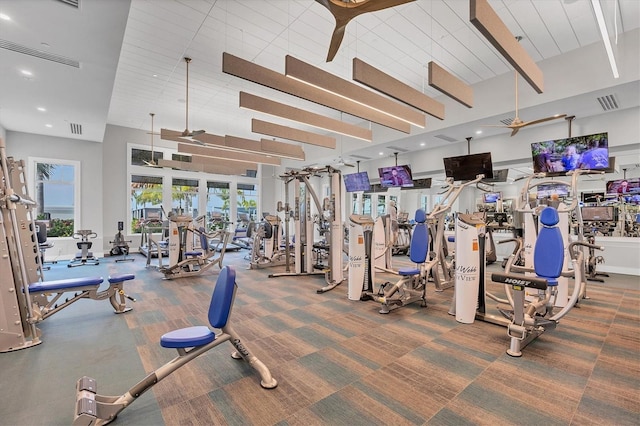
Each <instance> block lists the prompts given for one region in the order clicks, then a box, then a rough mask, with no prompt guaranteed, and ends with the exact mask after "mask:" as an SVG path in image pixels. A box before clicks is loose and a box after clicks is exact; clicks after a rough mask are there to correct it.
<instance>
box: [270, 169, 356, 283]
mask: <svg viewBox="0 0 640 426" xmlns="http://www.w3.org/2000/svg"><path fill="white" fill-rule="evenodd" d="M322 174H326V175H327V176H328V177H329V182H330V193H329V196H328V197H327V198H325V199H324V200H323V201H322V203H321V202H320V199H319V198H318V195H317V194H316V192H315V191H314V190H313V187H312V185H311V182H310V181H309V178H310V177H313V176H320V177H322ZM282 178H283V180H284V181H285V197H286V198H285V211H288V209H289V207H288V196H289V195H288V194H289V184H291V183H293V193H294V194H295V201H294V208H293V219H294V228H295V230H294V233H295V241H294V246H293V247H294V253H293V257H294V268H295V269H294V271H293V272H290V271H287V272H285V273H280V274H272V275H269V277H279V276H306V275H324V277H325V282H326V283H327V285H326V286H324V287H322V288H320V289H318V290H317V292H318V293H324V292H327V291H329V290H332V289H334V288H335V287H337V286H338V285H339V284H340V283H342V281H344V274H343V268H342V252H343V238H344V237H343V229H342V214H341V209H340V202H341V200H342V182H341V181H342V175H341V174H340V170H338V169H334V168H333V167H331V166H325V167H323V168H319V169H318V168H307V169H303V170H291V171H288V172H287V173H285V174H284V175H283V176H282ZM311 200H313V202H314V204H315V206H316V209H317V210H318V219H317V224H318V226H319V227H320V229H321V233H323V234H325V240H324V242H318V243H315V242H314V220H313V219H312V215H311ZM289 217H290V215H289V214H287V215H286V218H285V221H288V219H289ZM285 229H287V230H288V226H287V227H286V228H285ZM314 251H315V260H316V264H315V265H314V263H313V261H314ZM327 251H328V261H329V264H328V266H327V267H324V266H320V260H321V257H322V253H324V252H327ZM290 255H291V254H290V252H289V250H288V248H287V249H286V251H285V256H287V257H289V256H290ZM287 264H288V262H287ZM315 269H322V271H315Z"/></svg>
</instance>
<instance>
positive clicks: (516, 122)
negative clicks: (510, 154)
mask: <svg viewBox="0 0 640 426" xmlns="http://www.w3.org/2000/svg"><path fill="white" fill-rule="evenodd" d="M514 72H515V76H516V113H515V116H514V117H513V120H512V121H511V123H510V124H505V125H499V124H497V125H492V124H485V125H483V127H506V128H509V129H511V136H514V135H515V134H516V133H518V131H519V130H520V129H522V128H523V127H527V126H531V125H533V124H539V123H544V122H545V121H550V120H557V119H558V118H563V117H566V116H567V114H556V115H553V116H551V117H545V118H539V119H537V120H531V121H522V120H521V119H520V117H519V116H518V77H519V76H518V71H514Z"/></svg>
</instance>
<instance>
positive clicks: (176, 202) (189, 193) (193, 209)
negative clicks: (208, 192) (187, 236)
mask: <svg viewBox="0 0 640 426" xmlns="http://www.w3.org/2000/svg"><path fill="white" fill-rule="evenodd" d="M198 185H199V182H198V180H197V179H179V178H173V179H172V184H171V211H173V212H174V213H177V214H180V215H182V214H186V215H190V216H192V217H193V218H196V217H197V216H198Z"/></svg>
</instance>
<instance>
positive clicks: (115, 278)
mask: <svg viewBox="0 0 640 426" xmlns="http://www.w3.org/2000/svg"><path fill="white" fill-rule="evenodd" d="M135 277H136V276H135V275H133V274H120V275H110V276H109V278H108V281H109V283H110V284H115V283H121V282H123V281H128V280H133V279H135Z"/></svg>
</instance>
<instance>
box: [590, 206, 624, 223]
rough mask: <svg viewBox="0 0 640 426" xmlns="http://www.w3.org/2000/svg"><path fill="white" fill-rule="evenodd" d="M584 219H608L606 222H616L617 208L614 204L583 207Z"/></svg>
mask: <svg viewBox="0 0 640 426" xmlns="http://www.w3.org/2000/svg"><path fill="white" fill-rule="evenodd" d="M581 212H582V220H586V221H587V222H589V221H596V220H598V221H600V220H601V221H606V222H614V221H615V220H616V217H615V208H614V207H613V206H590V207H582V209H581Z"/></svg>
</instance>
